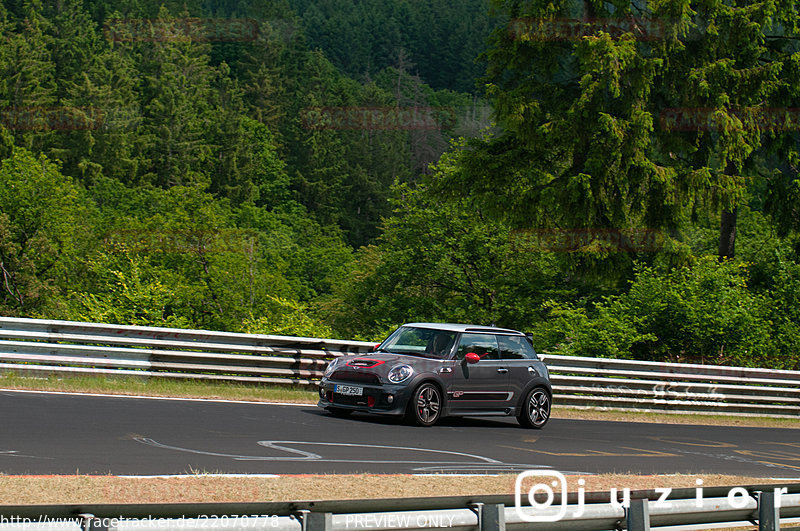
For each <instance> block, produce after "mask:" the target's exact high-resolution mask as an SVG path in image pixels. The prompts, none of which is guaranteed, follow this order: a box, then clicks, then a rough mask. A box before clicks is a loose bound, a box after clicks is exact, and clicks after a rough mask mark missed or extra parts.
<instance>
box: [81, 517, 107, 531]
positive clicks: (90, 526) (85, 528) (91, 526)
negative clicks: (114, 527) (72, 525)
mask: <svg viewBox="0 0 800 531" xmlns="http://www.w3.org/2000/svg"><path fill="white" fill-rule="evenodd" d="M78 518H80V519H81V530H82V531H108V519H107V518H96V517H95V515H93V514H88V513H83V514H79V515H78ZM104 524H105V525H104Z"/></svg>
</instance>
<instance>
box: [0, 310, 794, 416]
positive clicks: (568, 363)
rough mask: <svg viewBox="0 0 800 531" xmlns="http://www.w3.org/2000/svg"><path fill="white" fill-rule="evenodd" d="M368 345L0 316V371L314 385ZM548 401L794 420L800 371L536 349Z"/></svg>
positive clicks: (604, 406)
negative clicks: (340, 359) (338, 360)
mask: <svg viewBox="0 0 800 531" xmlns="http://www.w3.org/2000/svg"><path fill="white" fill-rule="evenodd" d="M373 346H374V344H373V343H367V342H363V341H342V340H334V339H319V338H304V337H287V336H272V335H261V334H235V333H229V332H214V331H206V330H183V329H173V328H155V327H143V326H122V325H109V324H99V323H79V322H71V321H48V320H39V319H17V318H10V317H0V371H6V372H7V371H14V372H16V373H25V374H40V375H44V374H103V375H129V376H140V377H161V378H184V379H196V380H223V381H233V382H243V383H257V384H264V383H276V384H296V385H306V386H312V385H314V384H315V380H318V379H319V378H320V377H321V376H322V372H323V371H324V369H325V366H326V365H327V363H328V361H329V360H330V359H332V358H334V357H336V356H341V355H344V354H348V353H365V352H369V351H370V350H371V349H372V347H373ZM542 357H543V358H544V360H545V362H546V363H547V366H548V368H549V370H550V373H551V375H550V376H551V381H552V383H553V390H554V392H555V403H556V404H558V405H570V406H573V407H584V408H586V407H589V408H597V407H601V408H609V409H628V410H630V409H637V410H641V411H674V412H683V413H693V414H698V413H707V414H712V413H713V414H722V415H762V416H763V415H768V416H771V417H786V418H800V371H786V370H773V369H765V368H740V367H726V366H717V365H693V364H681V363H658V362H649V361H636V360H619V359H606V358H586V357H579V356H555V355H543V356H542Z"/></svg>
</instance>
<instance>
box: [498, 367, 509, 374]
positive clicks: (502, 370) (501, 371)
mask: <svg viewBox="0 0 800 531" xmlns="http://www.w3.org/2000/svg"><path fill="white" fill-rule="evenodd" d="M497 372H499V373H500V374H505V373H507V372H508V369H504V368H502V367H501V368H499V369H497Z"/></svg>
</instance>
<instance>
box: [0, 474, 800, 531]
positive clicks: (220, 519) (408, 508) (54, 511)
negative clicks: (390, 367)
mask: <svg viewBox="0 0 800 531" xmlns="http://www.w3.org/2000/svg"><path fill="white" fill-rule="evenodd" d="M732 493H733V494H732ZM545 498H546V496H542V495H541V493H537V495H536V496H535V500H536V502H537V503H545V501H546V500H545ZM626 498H627V499H626ZM551 501H552V504H551V505H550V506H549V508H546V509H538V508H537V509H536V510H535V511H532V508H531V507H530V505H528V506H521V507H520V506H518V505H516V504H517V501H516V497H515V496H510V495H489V496H453V497H439V498H410V499H408V498H406V499H376V500H340V501H335V500H331V501H305V502H303V501H300V502H267V503H207V504H185V503H172V504H158V505H155V504H150V505H140V504H136V505H55V506H41V505H28V506H23V505H17V506H0V528H2V529H4V531H32V530H35V529H42V527H46V528H48V529H58V530H63V531H105V530H109V531H110V530H118V531H128V530H130V531H157V530H176V531H178V530H182V531H186V530H188V529H210V530H215V531H233V530H236V531H238V530H247V529H257V530H263V531H267V530H279V531H343V530H365V529H369V530H372V531H382V530H386V531H388V530H410V529H431V528H440V527H445V528H449V529H453V530H464V531H472V530H475V531H501V530H503V529H530V530H534V531H536V530H547V531H558V530H570V531H579V530H587V531H591V530H598V531H599V530H608V529H628V530H630V531H646V530H649V529H650V528H651V527H662V526H692V527H691V528H692V529H703V528H705V527H710V526H711V525H712V524H720V523H725V524H733V525H737V524H740V523H749V522H753V523H754V522H758V525H759V530H764V531H772V530H777V529H780V521H781V519H783V520H784V521H785V520H786V519H790V518H796V517H800V485H799V484H780V485H774V484H773V485H750V486H742V487H710V488H706V489H705V490H704V491H703V493H702V499H700V500H698V495H697V489H694V488H692V489H675V490H672V491H671V492H668V493H667V494H666V495H664V494H663V493H661V492H657V491H654V490H640V491H631V492H630V494H629V495H628V494H627V493H625V492H624V491H622V492H619V493H617V494H616V495H613V497H612V494H611V493H608V492H605V493H601V492H597V493H582V494H578V493H569V494H568V495H566V496H562V495H560V494H559V493H556V494H555V495H554V496H553V499H552V500H551ZM555 517H559V518H555ZM536 519H538V520H542V521H532V520H536ZM544 520H550V521H544Z"/></svg>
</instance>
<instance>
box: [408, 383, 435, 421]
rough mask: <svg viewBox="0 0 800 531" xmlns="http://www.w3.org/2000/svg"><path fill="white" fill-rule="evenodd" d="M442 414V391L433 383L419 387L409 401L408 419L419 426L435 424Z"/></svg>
mask: <svg viewBox="0 0 800 531" xmlns="http://www.w3.org/2000/svg"><path fill="white" fill-rule="evenodd" d="M441 414H442V392H441V391H440V390H439V388H438V387H436V386H435V385H434V384H432V383H424V384H422V385H420V386H419V387H417V389H416V391H414V394H413V395H412V397H411V400H410V401H409V403H408V412H407V415H408V419H409V420H410V421H411V422H413V423H414V424H416V425H418V426H433V425H434V424H436V422H437V421H438V420H439V417H440V416H441Z"/></svg>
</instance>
